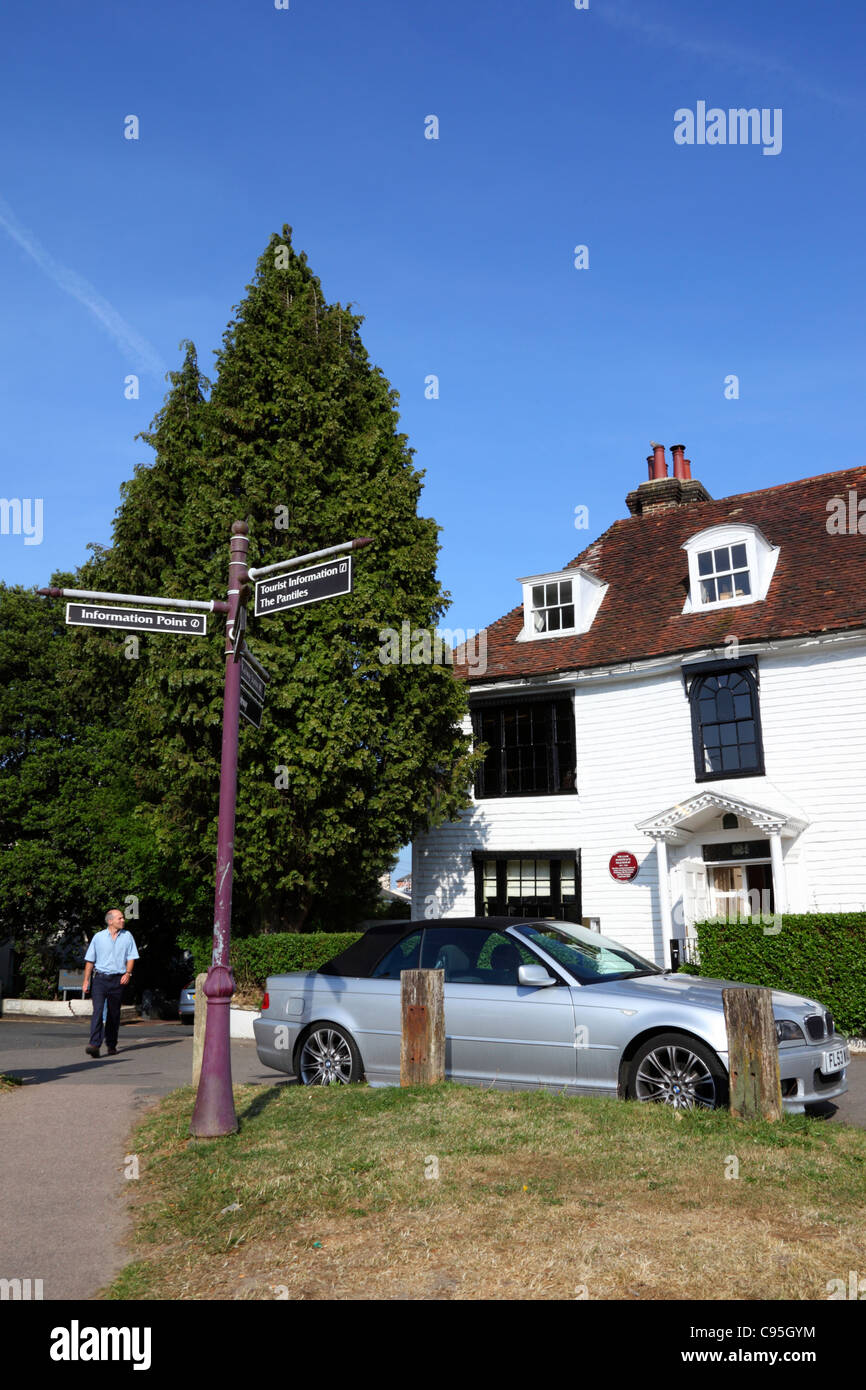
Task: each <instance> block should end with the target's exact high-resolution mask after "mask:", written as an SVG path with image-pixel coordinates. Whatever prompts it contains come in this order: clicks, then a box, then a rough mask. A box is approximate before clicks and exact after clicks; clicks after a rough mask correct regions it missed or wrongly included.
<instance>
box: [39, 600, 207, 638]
mask: <svg viewBox="0 0 866 1390" xmlns="http://www.w3.org/2000/svg"><path fill="white" fill-rule="evenodd" d="M66 621H67V623H68V624H69V625H70V626H71V627H109V628H111V627H113V628H116V629H117V631H118V632H174V633H176V634H177V635H178V636H180V637H205V636H207V617H206V616H205V614H204V613H178V612H176V611H175V610H174V609H172V608H109V607H106V606H105V604H102V603H67V605H66Z"/></svg>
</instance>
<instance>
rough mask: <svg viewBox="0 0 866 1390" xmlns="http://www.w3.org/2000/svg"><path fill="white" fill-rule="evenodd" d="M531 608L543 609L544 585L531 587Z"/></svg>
mask: <svg viewBox="0 0 866 1390" xmlns="http://www.w3.org/2000/svg"><path fill="white" fill-rule="evenodd" d="M532 606H533V608H543V607H544V585H543V584H533V586H532Z"/></svg>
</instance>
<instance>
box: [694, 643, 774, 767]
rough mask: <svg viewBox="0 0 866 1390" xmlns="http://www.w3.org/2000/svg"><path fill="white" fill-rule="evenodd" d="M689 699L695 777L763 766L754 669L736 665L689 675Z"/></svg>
mask: <svg viewBox="0 0 866 1390" xmlns="http://www.w3.org/2000/svg"><path fill="white" fill-rule="evenodd" d="M689 699H690V701H691V707H692V739H693V743H694V753H695V777H696V779H697V781H699V782H704V781H709V780H711V779H712V778H716V777H758V776H761V775H762V774H763V771H764V750H763V745H762V740H761V722H760V711H759V709H758V688H757V681H756V678H755V672H754V671H753V670H751V669H749V668H748V667H745V666H741V667H737V668H734V669H733V670H732V669H730V667H729V666H727V665H726V666H723V667H720V668H719V669H718V670H716V671H712V672H704V673H702V674H700V675H695V677H694V679H693V680H692V685H691V690H690V692H689Z"/></svg>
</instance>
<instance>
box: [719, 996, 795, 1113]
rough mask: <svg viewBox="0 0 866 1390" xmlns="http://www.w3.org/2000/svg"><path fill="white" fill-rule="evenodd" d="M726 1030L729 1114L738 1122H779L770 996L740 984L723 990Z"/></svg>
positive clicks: (774, 1041)
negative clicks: (729, 1095) (737, 1119)
mask: <svg viewBox="0 0 866 1390" xmlns="http://www.w3.org/2000/svg"><path fill="white" fill-rule="evenodd" d="M722 1003H723V1005H724V1009H725V1026H726V1028H727V1030H728V1069H729V1072H730V1091H731V1098H730V1105H731V1114H732V1115H735V1116H737V1118H739V1119H741V1120H756V1119H762V1120H780V1119H781V1118H782V1089H781V1086H780V1083H779V1050H778V1045H777V1042H776V1023H775V1019H774V1018H773V1002H772V995H771V993H770V991H769V990H768V989H759V988H756V987H754V986H751V985H743V986H741V987H740V988H737V989H723V990H722Z"/></svg>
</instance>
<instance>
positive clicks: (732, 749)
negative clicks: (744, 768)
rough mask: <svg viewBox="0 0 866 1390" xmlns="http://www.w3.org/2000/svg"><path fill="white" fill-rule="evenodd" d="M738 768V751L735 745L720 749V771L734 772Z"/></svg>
mask: <svg viewBox="0 0 866 1390" xmlns="http://www.w3.org/2000/svg"><path fill="white" fill-rule="evenodd" d="M739 766H740V750H739V748H738V747H737V745H736V744H735V743H733V744H729V745H728V746H727V747H726V748H723V749H722V771H723V772H736V771H737V770H738V768H739Z"/></svg>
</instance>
